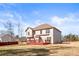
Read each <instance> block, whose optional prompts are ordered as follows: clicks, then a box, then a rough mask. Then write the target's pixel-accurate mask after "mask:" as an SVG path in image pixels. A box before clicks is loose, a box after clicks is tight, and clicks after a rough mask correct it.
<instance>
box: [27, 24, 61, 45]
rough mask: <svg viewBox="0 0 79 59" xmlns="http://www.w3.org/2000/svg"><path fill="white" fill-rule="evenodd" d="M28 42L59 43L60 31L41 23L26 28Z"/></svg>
mask: <svg viewBox="0 0 79 59" xmlns="http://www.w3.org/2000/svg"><path fill="white" fill-rule="evenodd" d="M26 38H27V42H28V44H47V43H48V44H55V43H61V31H60V30H59V29H57V28H56V27H53V26H51V25H49V24H41V25H39V26H37V27H35V28H31V27H28V28H27V29H26Z"/></svg>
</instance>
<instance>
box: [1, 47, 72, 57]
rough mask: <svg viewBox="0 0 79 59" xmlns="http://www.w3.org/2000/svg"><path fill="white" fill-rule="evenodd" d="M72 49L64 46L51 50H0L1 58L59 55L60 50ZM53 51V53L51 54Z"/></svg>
mask: <svg viewBox="0 0 79 59" xmlns="http://www.w3.org/2000/svg"><path fill="white" fill-rule="evenodd" d="M68 48H71V47H64V46H52V47H51V48H50V49H45V48H38V49H36V48H30V49H9V50H0V55H1V56H48V55H50V53H52V54H54V53H58V52H57V50H59V49H62V50H63V49H68ZM50 50H52V52H50Z"/></svg>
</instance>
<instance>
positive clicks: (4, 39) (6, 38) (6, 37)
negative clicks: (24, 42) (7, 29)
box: [0, 34, 16, 42]
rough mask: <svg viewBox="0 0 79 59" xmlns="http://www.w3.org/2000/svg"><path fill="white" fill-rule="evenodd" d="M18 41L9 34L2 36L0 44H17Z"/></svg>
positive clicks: (0, 36)
mask: <svg viewBox="0 0 79 59" xmlns="http://www.w3.org/2000/svg"><path fill="white" fill-rule="evenodd" d="M15 41H16V39H15V37H14V36H11V35H9V34H0V42H15Z"/></svg>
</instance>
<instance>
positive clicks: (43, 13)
mask: <svg viewBox="0 0 79 59" xmlns="http://www.w3.org/2000/svg"><path fill="white" fill-rule="evenodd" d="M7 21H11V22H12V23H14V24H15V25H14V33H15V34H16V35H17V34H18V31H17V29H18V27H17V26H16V25H17V23H18V22H20V23H21V26H22V30H23V36H25V30H26V28H27V27H29V26H30V27H35V26H38V25H40V24H44V23H47V24H50V25H52V26H54V27H56V28H58V29H59V30H61V31H62V35H67V34H69V33H72V34H77V35H79V4H78V3H25V4H24V3H14V4H13V3H4V4H3V3H0V30H5V27H4V25H3V23H6V22H7Z"/></svg>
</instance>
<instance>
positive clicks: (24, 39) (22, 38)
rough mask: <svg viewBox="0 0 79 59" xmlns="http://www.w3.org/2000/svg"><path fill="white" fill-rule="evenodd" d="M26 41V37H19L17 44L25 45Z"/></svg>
mask: <svg viewBox="0 0 79 59" xmlns="http://www.w3.org/2000/svg"><path fill="white" fill-rule="evenodd" d="M26 41H27V39H26V37H21V38H19V39H18V44H27V42H26Z"/></svg>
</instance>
